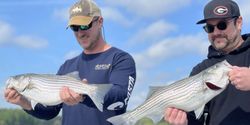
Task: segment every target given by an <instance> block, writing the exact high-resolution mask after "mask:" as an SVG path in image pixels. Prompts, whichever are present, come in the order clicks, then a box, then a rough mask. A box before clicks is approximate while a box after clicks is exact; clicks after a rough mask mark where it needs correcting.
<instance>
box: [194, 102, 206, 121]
mask: <svg viewBox="0 0 250 125" xmlns="http://www.w3.org/2000/svg"><path fill="white" fill-rule="evenodd" d="M204 107H205V105H202V106H201V107H200V108H198V109H196V110H194V113H195V116H196V119H199V118H200V117H201V115H202V114H203V111H204Z"/></svg>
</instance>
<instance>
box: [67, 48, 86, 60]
mask: <svg viewBox="0 0 250 125" xmlns="http://www.w3.org/2000/svg"><path fill="white" fill-rule="evenodd" d="M81 52H82V51H80V50H73V51H70V52H68V53H67V54H66V55H65V56H64V60H68V59H72V58H74V57H76V56H78V55H79V54H80V53H81Z"/></svg>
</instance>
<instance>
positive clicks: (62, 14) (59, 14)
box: [53, 8, 69, 21]
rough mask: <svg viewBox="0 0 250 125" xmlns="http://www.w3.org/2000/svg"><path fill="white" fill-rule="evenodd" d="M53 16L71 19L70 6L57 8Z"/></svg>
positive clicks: (64, 19)
mask: <svg viewBox="0 0 250 125" xmlns="http://www.w3.org/2000/svg"><path fill="white" fill-rule="evenodd" d="M53 16H54V17H55V18H56V19H59V20H62V21H67V20H68V19H69V8H63V9H55V10H54V12H53Z"/></svg>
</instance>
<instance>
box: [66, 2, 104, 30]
mask: <svg viewBox="0 0 250 125" xmlns="http://www.w3.org/2000/svg"><path fill="white" fill-rule="evenodd" d="M69 15H70V16H69V22H68V26H71V25H89V24H90V23H91V21H92V19H93V17H95V16H101V10H100V9H99V7H98V6H97V4H96V3H95V2H94V1H93V0H80V1H78V2H77V3H75V4H74V5H73V6H72V7H71V8H70V10H69Z"/></svg>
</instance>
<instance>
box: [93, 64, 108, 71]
mask: <svg viewBox="0 0 250 125" xmlns="http://www.w3.org/2000/svg"><path fill="white" fill-rule="evenodd" d="M110 66H111V64H97V65H96V66H95V70H107V69H109V67H110Z"/></svg>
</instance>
